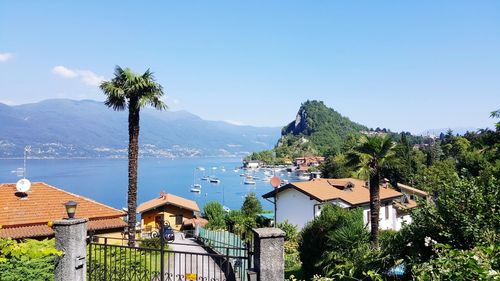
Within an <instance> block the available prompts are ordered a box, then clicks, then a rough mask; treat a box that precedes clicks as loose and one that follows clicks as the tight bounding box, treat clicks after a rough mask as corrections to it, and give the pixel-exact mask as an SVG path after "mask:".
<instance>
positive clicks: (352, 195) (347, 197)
mask: <svg viewBox="0 0 500 281" xmlns="http://www.w3.org/2000/svg"><path fill="white" fill-rule="evenodd" d="M289 188H295V189H297V190H299V191H301V192H303V193H305V194H307V195H308V196H311V197H313V198H315V199H316V200H318V201H320V202H325V201H330V200H334V199H340V200H343V201H345V202H347V203H349V204H351V205H361V204H366V203H369V202H370V190H369V188H367V187H366V186H365V181H363V180H359V179H354V178H344V179H313V180H310V181H306V182H294V183H290V184H287V185H284V186H282V187H280V188H279V189H276V190H273V191H272V192H269V193H267V194H264V195H263V197H264V198H269V197H274V195H275V194H276V193H278V192H281V191H284V190H286V189H289ZM399 196H402V194H401V193H400V192H398V191H396V190H394V189H392V188H388V187H387V188H385V187H383V186H381V187H380V200H385V199H389V198H395V197H399Z"/></svg>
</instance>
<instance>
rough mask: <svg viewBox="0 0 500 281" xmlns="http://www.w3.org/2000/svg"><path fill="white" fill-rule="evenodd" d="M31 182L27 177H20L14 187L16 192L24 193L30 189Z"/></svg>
mask: <svg viewBox="0 0 500 281" xmlns="http://www.w3.org/2000/svg"><path fill="white" fill-rule="evenodd" d="M30 187H31V182H30V181H29V180H28V179H20V180H18V181H17V183H16V189H17V191H18V192H22V193H25V192H27V191H28V190H30Z"/></svg>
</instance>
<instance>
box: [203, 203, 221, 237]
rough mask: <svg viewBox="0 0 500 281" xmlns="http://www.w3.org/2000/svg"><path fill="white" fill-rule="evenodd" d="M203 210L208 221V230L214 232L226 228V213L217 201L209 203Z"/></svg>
mask: <svg viewBox="0 0 500 281" xmlns="http://www.w3.org/2000/svg"><path fill="white" fill-rule="evenodd" d="M203 210H204V212H205V216H206V217H207V219H208V224H207V225H206V228H208V229H213V230H216V229H225V228H226V222H225V220H224V217H225V213H224V208H223V207H222V204H221V203H219V202H216V201H212V202H208V203H207V204H206V205H205V207H204V208H203Z"/></svg>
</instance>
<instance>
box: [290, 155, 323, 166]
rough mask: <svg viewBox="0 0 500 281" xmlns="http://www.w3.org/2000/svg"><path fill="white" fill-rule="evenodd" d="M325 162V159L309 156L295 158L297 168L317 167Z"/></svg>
mask: <svg viewBox="0 0 500 281" xmlns="http://www.w3.org/2000/svg"><path fill="white" fill-rule="evenodd" d="M323 162H325V157H322V156H308V157H299V158H295V161H294V164H295V166H297V167H317V166H319V165H321V164H322V163H323Z"/></svg>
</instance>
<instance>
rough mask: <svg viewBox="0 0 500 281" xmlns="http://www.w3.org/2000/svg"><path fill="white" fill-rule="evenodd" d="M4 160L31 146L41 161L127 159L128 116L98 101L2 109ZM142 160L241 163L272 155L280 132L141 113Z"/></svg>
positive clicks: (55, 101)
mask: <svg viewBox="0 0 500 281" xmlns="http://www.w3.org/2000/svg"><path fill="white" fill-rule="evenodd" d="M0 124H1V125H0V158H13V157H21V156H22V155H23V151H24V149H23V148H24V147H25V146H27V145H30V146H31V152H30V154H31V156H32V157H40V158H73V157H116V158H120V157H126V156H127V145H128V125H127V112H123V111H122V112H116V111H113V110H112V109H110V108H108V107H106V106H105V105H104V104H103V103H102V102H98V101H93V100H81V101H75V100H69V99H50V100H44V101H41V102H38V103H32V104H24V105H16V106H9V105H6V104H2V103H0ZM140 126H141V132H140V140H139V142H140V154H141V156H143V157H168V158H172V157H205V156H206V157H209V156H235V157H242V156H245V155H247V154H248V153H249V152H251V151H259V150H263V149H270V148H272V147H273V146H274V144H275V143H276V141H277V139H279V136H280V128H273V127H252V126H238V125H234V124H230V123H227V122H222V121H208V120H204V119H202V118H200V117H198V116H196V115H194V114H192V113H189V112H187V111H156V110H152V109H147V108H146V109H143V110H141V121H140Z"/></svg>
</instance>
